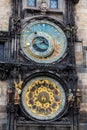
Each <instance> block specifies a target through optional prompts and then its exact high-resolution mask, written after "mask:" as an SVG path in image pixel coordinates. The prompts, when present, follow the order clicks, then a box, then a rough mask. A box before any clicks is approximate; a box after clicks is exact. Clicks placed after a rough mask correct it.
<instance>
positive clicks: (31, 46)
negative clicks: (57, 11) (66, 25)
mask: <svg viewBox="0 0 87 130" xmlns="http://www.w3.org/2000/svg"><path fill="white" fill-rule="evenodd" d="M21 48H22V51H23V53H24V56H25V57H26V58H27V59H31V60H32V61H34V62H37V63H45V64H46V63H50V64H51V63H53V62H56V61H60V60H61V59H62V58H63V57H64V55H65V53H66V49H67V38H66V35H65V33H64V32H63V30H62V29H61V28H60V27H59V26H57V25H56V24H55V23H52V22H50V21H47V20H36V21H35V22H31V23H28V24H26V25H25V26H24V27H23V29H22V34H21Z"/></svg>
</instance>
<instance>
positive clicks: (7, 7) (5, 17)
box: [0, 0, 11, 31]
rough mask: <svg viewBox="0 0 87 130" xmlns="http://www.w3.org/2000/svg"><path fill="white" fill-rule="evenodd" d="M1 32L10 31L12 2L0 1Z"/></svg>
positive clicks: (9, 0)
mask: <svg viewBox="0 0 87 130" xmlns="http://www.w3.org/2000/svg"><path fill="white" fill-rule="evenodd" d="M0 14H1V15H0V30H4V31H8V26H9V17H10V15H11V0H0Z"/></svg>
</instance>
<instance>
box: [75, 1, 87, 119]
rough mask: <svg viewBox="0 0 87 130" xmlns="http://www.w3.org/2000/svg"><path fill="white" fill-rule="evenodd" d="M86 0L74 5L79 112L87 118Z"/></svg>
mask: <svg viewBox="0 0 87 130" xmlns="http://www.w3.org/2000/svg"><path fill="white" fill-rule="evenodd" d="M86 16H87V1H86V0H80V1H79V3H78V4H77V5H76V6H75V21H76V26H77V28H78V30H77V39H78V41H80V42H77V43H76V59H77V61H76V62H77V71H78V77H79V80H78V86H79V87H80V89H81V90H82V91H81V92H82V103H81V108H80V112H81V114H82V113H85V114H84V116H85V117H83V118H86V119H87V55H86V53H87V50H86V47H87V25H86V24H87V17H86Z"/></svg>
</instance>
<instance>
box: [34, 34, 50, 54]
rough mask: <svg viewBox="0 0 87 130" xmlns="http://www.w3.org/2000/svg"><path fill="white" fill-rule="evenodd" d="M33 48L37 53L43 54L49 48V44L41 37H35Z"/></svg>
mask: <svg viewBox="0 0 87 130" xmlns="http://www.w3.org/2000/svg"><path fill="white" fill-rule="evenodd" d="M32 43H33V48H34V49H35V50H36V51H38V52H45V51H46V50H47V49H48V47H49V42H48V40H47V39H46V38H44V37H42V36H37V37H35V38H34V39H33V41H32Z"/></svg>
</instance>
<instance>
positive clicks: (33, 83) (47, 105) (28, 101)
mask: <svg viewBox="0 0 87 130" xmlns="http://www.w3.org/2000/svg"><path fill="white" fill-rule="evenodd" d="M65 102H66V95H65V91H64V89H63V87H62V85H61V84H60V83H59V82H58V81H56V80H55V79H53V78H50V77H47V76H46V77H44V76H40V77H36V78H34V79H31V80H30V81H29V82H27V84H26V85H25V87H24V88H23V91H22V105H23V107H24V110H25V111H26V113H27V114H28V115H30V116H31V117H33V118H34V119H37V120H42V121H43V120H45V121H47V120H52V119H54V118H55V117H56V116H58V115H59V114H60V113H61V112H62V111H63V110H64V106H65Z"/></svg>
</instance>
